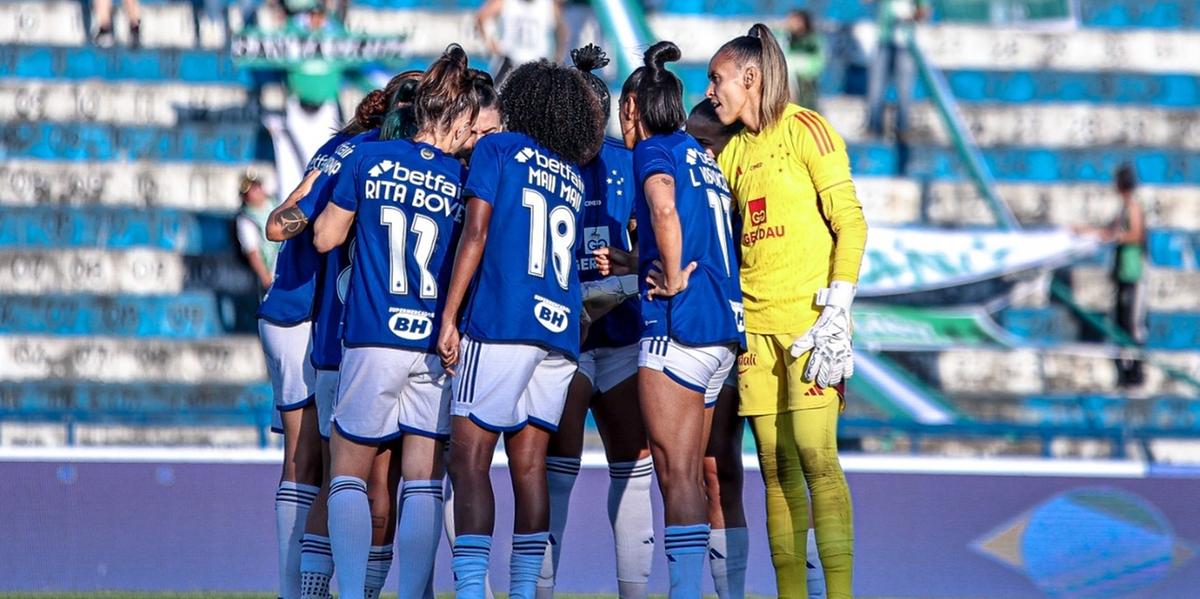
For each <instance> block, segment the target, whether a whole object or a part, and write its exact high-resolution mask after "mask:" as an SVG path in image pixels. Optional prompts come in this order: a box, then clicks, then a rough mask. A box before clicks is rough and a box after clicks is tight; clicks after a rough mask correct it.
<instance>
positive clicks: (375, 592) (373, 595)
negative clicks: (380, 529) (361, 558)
mask: <svg viewBox="0 0 1200 599" xmlns="http://www.w3.org/2000/svg"><path fill="white" fill-rule="evenodd" d="M391 569H392V546H391V545H371V553H370V558H368V559H367V578H366V582H365V583H364V585H363V586H364V589H363V597H366V599H379V592H380V591H382V590H383V585H385V584H387V576H388V570H391Z"/></svg>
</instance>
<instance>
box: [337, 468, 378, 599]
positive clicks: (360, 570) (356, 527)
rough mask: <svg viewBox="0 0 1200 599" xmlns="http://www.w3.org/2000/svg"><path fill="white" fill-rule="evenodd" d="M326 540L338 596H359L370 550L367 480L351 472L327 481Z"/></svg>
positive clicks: (364, 587)
mask: <svg viewBox="0 0 1200 599" xmlns="http://www.w3.org/2000/svg"><path fill="white" fill-rule="evenodd" d="M329 544H330V546H331V547H332V548H333V564H334V567H335V570H336V572H337V581H338V590H339V591H340V597H342V599H360V598H361V597H363V592H364V590H365V589H366V583H367V557H368V556H369V555H370V552H371V504H370V503H369V502H368V501H367V483H365V482H363V480H362V479H361V478H357V477H354V476H338V477H335V478H334V479H333V480H332V481H330V482H329Z"/></svg>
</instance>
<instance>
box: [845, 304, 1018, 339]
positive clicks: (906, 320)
mask: <svg viewBox="0 0 1200 599" xmlns="http://www.w3.org/2000/svg"><path fill="white" fill-rule="evenodd" d="M854 341H855V344H856V345H858V346H859V347H862V348H864V349H869V350H872V351H882V350H888V351H906V350H907V351H917V350H930V349H944V348H947V347H964V346H966V347H969V346H980V345H997V344H999V345H1013V339H1012V337H1011V336H1010V335H1009V334H1008V333H1007V332H1006V331H1004V330H1003V329H1001V328H1000V327H999V326H998V325H996V323H995V321H993V320H992V318H991V316H990V315H989V314H988V313H987V312H986V311H985V310H984V309H983V308H957V309H955V308H949V309H948V308H937V309H933V308H916V307H909V306H885V305H877V304H860V305H856V306H855V307H854Z"/></svg>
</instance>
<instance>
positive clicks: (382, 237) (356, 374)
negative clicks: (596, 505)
mask: <svg viewBox="0 0 1200 599" xmlns="http://www.w3.org/2000/svg"><path fill="white" fill-rule="evenodd" d="M477 112H478V99H477V96H476V95H475V93H474V84H473V81H472V78H471V76H470V74H469V73H468V69H467V56H466V53H465V52H463V50H462V48H460V47H459V46H457V45H453V46H451V47H450V48H448V49H447V51H446V52H445V53H444V54H443V55H442V57H441V58H439V59H438V60H437V61H435V62H434V64H433V65H432V66H431V67H430V68H429V70H428V71H426V73H425V74H424V75H423V76H422V78H421V81H420V83H419V84H418V86H417V90H416V96H415V99H414V101H413V113H414V115H415V123H416V129H417V131H416V134H415V135H414V136H413V139H412V141H409V140H406V139H403V138H401V137H400V136H401V135H402V133H403V127H392V126H390V125H391V124H392V122H391V121H392V119H391V118H390V117H389V119H388V121H385V123H384V129H383V131H382V136H381V139H384V138H388V139H386V140H384V141H380V142H376V143H365V144H362V145H360V146H359V147H358V148H356V149H355V150H354V153H353V154H351V155H350V156H349V157H347V158H346V159H345V161H344V163H343V165H342V167H341V170H342V172H341V174H340V175H339V177H338V179H337V183H336V185H335V188H334V191H333V198H332V200H331V202H330V204H329V205H328V206H327V207H326V208H325V209H324V210H323V211H322V212H321V214H320V216H319V217H317V220H316V222H315V223H314V242H315V244H316V247H317V249H318V250H319V251H328V250H330V249H332V248H334V247H336V246H338V245H341V244H342V243H343V242H344V241H345V240H346V237H347V235H348V234H349V233H350V231H351V228H353V230H354V234H355V247H354V251H353V252H352V257H351V269H350V275H349V284H348V287H349V288H348V290H347V294H346V302H345V317H344V320H343V333H342V339H343V346H344V348H345V350H344V352H343V356H342V367H341V373H340V376H339V379H338V394H337V404H336V406H335V407H334V415H333V434H332V439H331V443H330V445H331V447H330V449H331V454H332V455H331V458H332V468H331V472H330V475H331V482H330V492H329V531H330V540H331V544H332V549H333V558H334V563H335V564H336V566H337V572H338V583H339V584H338V586H339V588H340V589H341V591H342V593H343V595H345V596H347V597H358V596H362V595H361V593H362V589H364V585H365V582H366V576H367V572H368V561H369V560H370V558H371V555H370V553H371V552H370V549H371V537H372V524H373V522H372V520H373V519H372V514H371V508H370V505H369V502H368V497H367V487H366V482H365V481H366V479H367V478H368V475H369V474H370V471H371V468H372V465H373V464H374V463H375V458H376V455H377V454H378V453H379V449H380V446H381V445H383V444H386V443H388V442H390V441H393V440H395V439H397V438H402V439H401V443H402V445H401V449H400V454H401V457H400V460H401V470H402V475H403V477H404V479H405V480H406V483H407V482H413V481H419V484H421V485H422V486H423V487H422V488H423V489H424V492H426V493H439V494H440V489H441V486H440V480H441V477H442V469H443V466H442V446H441V444H442V442H443V441H444V439H445V438H446V436H447V435H448V433H449V413H448V410H447V400H448V397H449V396H448V393H446V388H445V378H446V377H445V374H444V372H443V369H442V367H441V365H440V364H439V360H438V358H437V357H436V356H435V355H433V353H432V351H433V349H434V343H433V341H434V339H435V338H434V336H433V318H434V317H435V315H436V314H437V311H438V309H439V308H440V302H441V300H442V299H443V298H444V296H445V294H444V291H445V285H444V281H446V280H447V279H446V274H447V273H446V270H447V268H446V267H448V266H449V264H450V261H449V260H448V259H447V258H448V257H449V255H450V248H451V247H452V246H451V244H452V240H453V237H454V236H455V234H456V229H457V221H458V218H459V215H460V204H459V188H460V185H461V166H460V165H459V164H458V161H457V160H456V159H455V158H454V157H453V153H454V152H457V151H458V150H460V149H461V148H462V146H463V145H464V144H465V143H466V141H467V139H468V138H469V137H470V129H471V124H472V121H473V120H474V118H475V115H476V114H477ZM393 135H394V136H395V137H392V136H393ZM405 491H406V492H407V491H409V489H408V488H406V489H405ZM408 507H409V506H408V505H407V504H406V505H405V509H407V508H408ZM435 513H436V510H434V511H433V512H431V513H430V515H431V516H433V515H434V514H435ZM423 524H424V527H425V528H427V529H428V530H427V534H426V535H425V536H426V537H427V538H429V539H432V543H431V546H430V547H429V548H428V550H427V555H407V556H406V559H408V560H412V561H410V563H409V568H414V569H417V568H422V569H423V568H424V567H427V568H429V569H430V570H431V569H432V564H433V554H434V552H435V551H436V540H437V538H438V537H439V535H440V533H441V531H440V526H439V525H438V524H437V523H436V522H435V521H432V520H430V521H426V522H424V523H423ZM386 562H387V564H390V563H391V554H390V551H389V552H387V557H386ZM414 562H415V563H414ZM418 564H419V565H418ZM384 573H386V569H384ZM384 576H386V574H384ZM380 582H382V580H381V581H380ZM421 582H424V580H422V581H421ZM370 590H371V591H374V589H370ZM423 591H424V584H422V585H421V589H420V591H419V593H423ZM371 596H373V594H372V595H371Z"/></svg>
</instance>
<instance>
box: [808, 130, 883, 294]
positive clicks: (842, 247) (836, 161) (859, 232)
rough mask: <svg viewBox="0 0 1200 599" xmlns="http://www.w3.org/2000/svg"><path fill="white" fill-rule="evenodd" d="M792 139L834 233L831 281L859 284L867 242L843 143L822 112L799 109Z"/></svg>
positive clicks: (864, 222)
mask: <svg viewBox="0 0 1200 599" xmlns="http://www.w3.org/2000/svg"><path fill="white" fill-rule="evenodd" d="M792 118H793V119H795V120H796V122H795V123H793V124H792V131H793V133H794V134H793V139H794V141H795V143H796V150H797V152H798V153H799V155H800V159H801V160H802V161H803V162H804V165H805V166H806V167H807V168H808V173H809V177H811V178H812V183H813V188H814V189H815V190H816V192H817V199H818V201H819V202H820V208H821V215H822V216H824V217H825V220H826V221H827V222H828V223H829V227H830V228H831V229H832V230H833V234H834V254H833V271H832V273H831V274H830V280H838V281H848V282H851V283H856V284H857V283H858V271H859V266H860V265H861V264H862V256H863V250H864V248H865V247H866V244H867V221H866V219H865V218H863V212H862V204H860V203H859V201H858V195H857V193H856V192H855V190H854V181H853V180H852V179H851V177H850V155H849V154H848V153H847V152H846V142H845V141H843V140H842V136H841V135H838V133H837V131H834V130H833V127H831V126H829V122H828V121H826V120H825V118H824V117H822V116H821V115H819V114H817V113H815V112H813V111H811V110H802V111H800V112H798V113H796V114H795V115H793V116H792Z"/></svg>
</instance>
